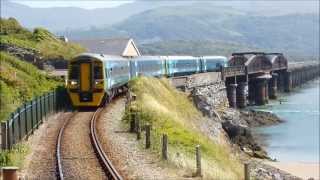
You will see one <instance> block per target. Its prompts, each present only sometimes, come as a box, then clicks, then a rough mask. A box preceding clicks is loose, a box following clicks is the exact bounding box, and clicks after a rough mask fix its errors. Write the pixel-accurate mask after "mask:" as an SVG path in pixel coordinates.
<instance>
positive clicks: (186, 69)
mask: <svg viewBox="0 0 320 180" xmlns="http://www.w3.org/2000/svg"><path fill="white" fill-rule="evenodd" d="M166 66H167V67H166V68H167V75H168V76H184V75H190V74H194V73H198V72H200V70H201V69H200V68H201V67H200V66H201V65H200V58H197V57H193V56H167V57H166Z"/></svg>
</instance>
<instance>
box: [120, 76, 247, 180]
mask: <svg viewBox="0 0 320 180" xmlns="http://www.w3.org/2000/svg"><path fill="white" fill-rule="evenodd" d="M130 89H131V90H132V91H133V92H134V93H135V94H136V95H137V101H136V102H135V103H133V104H132V105H131V108H132V109H134V110H136V111H138V112H139V114H140V119H141V121H142V123H143V124H145V123H150V124H152V133H153V137H152V142H153V150H154V151H155V152H159V151H160V138H161V135H162V134H163V133H166V134H168V138H169V152H170V154H169V159H170V162H171V163H173V164H174V165H176V166H183V167H184V168H187V169H188V168H189V169H194V150H195V146H196V145H197V144H199V145H200V146H201V151H202V157H203V162H202V163H203V164H202V165H203V169H204V177H205V178H219V179H221V178H224V179H236V178H239V177H242V172H241V169H242V168H241V164H240V163H239V161H238V160H236V159H235V158H233V157H231V155H230V149H229V148H228V147H227V146H225V145H219V144H216V143H215V142H213V141H212V140H210V139H209V138H208V137H207V136H206V135H205V134H203V133H202V132H201V131H200V130H199V129H198V128H197V127H198V125H199V123H200V122H199V121H201V120H202V115H201V113H199V112H198V111H197V109H196V108H195V107H194V106H193V104H192V103H191V102H190V101H189V99H188V98H187V97H186V95H184V94H183V93H181V92H178V91H177V90H176V89H175V88H174V87H172V86H171V85H169V82H168V81H167V80H165V79H161V80H159V79H155V78H146V77H141V78H138V79H134V80H132V81H131V82H130ZM128 117H129V112H126V116H125V119H126V120H128ZM177 153H178V154H179V157H177ZM190 172H192V171H190Z"/></svg>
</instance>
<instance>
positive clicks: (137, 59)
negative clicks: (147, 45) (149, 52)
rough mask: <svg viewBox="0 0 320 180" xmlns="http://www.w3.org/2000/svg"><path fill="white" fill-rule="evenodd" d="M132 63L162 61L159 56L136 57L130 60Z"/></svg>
mask: <svg viewBox="0 0 320 180" xmlns="http://www.w3.org/2000/svg"><path fill="white" fill-rule="evenodd" d="M130 60H132V61H150V60H153V61H159V60H164V59H163V58H162V57H161V56H137V57H134V58H132V59H130Z"/></svg>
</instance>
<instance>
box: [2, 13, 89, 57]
mask: <svg viewBox="0 0 320 180" xmlns="http://www.w3.org/2000/svg"><path fill="white" fill-rule="evenodd" d="M0 27H1V28H0V37H1V38H0V43H1V44H11V45H15V46H18V47H22V48H26V49H32V50H36V51H38V52H40V55H41V56H42V57H43V58H45V59H58V58H59V59H62V58H63V59H70V58H72V57H73V56H75V55H76V54H78V53H81V52H83V51H84V48H82V47H81V46H79V45H77V44H73V43H65V42H63V41H61V40H59V39H57V38H56V37H55V36H54V35H53V34H52V33H50V32H49V31H47V30H46V29H43V28H36V29H34V31H33V32H30V31H29V30H27V29H25V28H23V27H22V26H21V25H20V24H19V22H18V21H17V20H16V19H14V18H9V19H3V18H1V19H0Z"/></svg>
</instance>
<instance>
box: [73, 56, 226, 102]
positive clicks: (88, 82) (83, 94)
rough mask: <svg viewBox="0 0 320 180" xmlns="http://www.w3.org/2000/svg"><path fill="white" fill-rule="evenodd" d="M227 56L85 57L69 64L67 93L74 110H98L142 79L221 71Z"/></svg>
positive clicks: (79, 57)
mask: <svg viewBox="0 0 320 180" xmlns="http://www.w3.org/2000/svg"><path fill="white" fill-rule="evenodd" d="M226 66H228V59H227V58H226V57H224V56H199V57H194V56H138V57H132V58H125V57H122V56H114V55H105V54H93V53H84V54H80V55H78V56H77V57H75V58H73V59H72V60H70V62H69V65H68V80H67V92H68V94H69V97H70V99H71V103H72V105H73V106H74V107H99V106H101V105H103V103H104V102H106V101H110V100H111V98H112V97H113V96H114V95H116V94H117V93H119V92H121V91H124V90H125V89H126V88H127V87H126V86H127V83H128V82H129V80H130V79H132V78H134V77H137V76H140V75H143V76H153V77H176V76H186V75H191V74H195V73H204V72H214V71H220V68H221V67H226Z"/></svg>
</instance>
